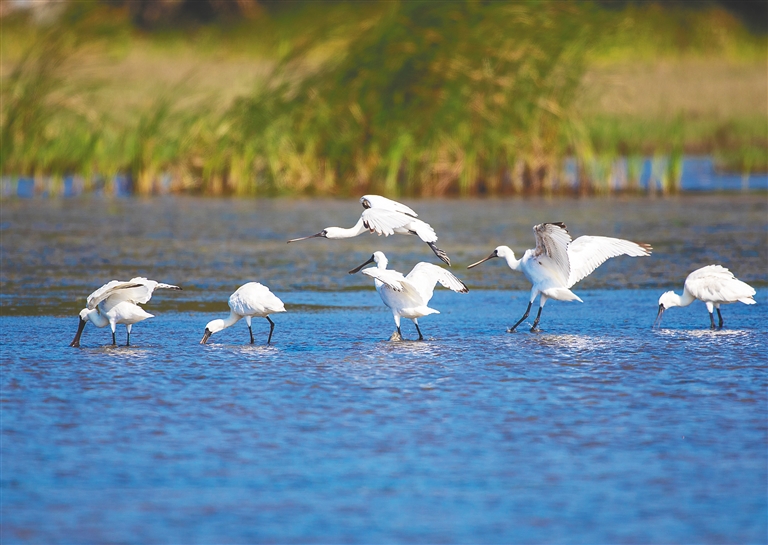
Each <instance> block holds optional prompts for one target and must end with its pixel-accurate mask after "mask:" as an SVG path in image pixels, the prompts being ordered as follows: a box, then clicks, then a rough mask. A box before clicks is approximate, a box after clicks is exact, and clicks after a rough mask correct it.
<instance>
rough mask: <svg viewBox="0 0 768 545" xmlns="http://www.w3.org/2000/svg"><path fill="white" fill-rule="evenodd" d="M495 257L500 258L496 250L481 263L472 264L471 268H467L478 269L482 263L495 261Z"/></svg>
mask: <svg viewBox="0 0 768 545" xmlns="http://www.w3.org/2000/svg"><path fill="white" fill-rule="evenodd" d="M494 257H499V251H498V250H494V251H493V252H492V253H491V255H489V256H488V257H486V258H485V259H481V260H480V261H478V262H477V263H472V265H470V266H469V267H467V268H468V269H471V268H472V267H477V266H478V265H480V263H485V262H486V261H488V260H489V259H493V258H494Z"/></svg>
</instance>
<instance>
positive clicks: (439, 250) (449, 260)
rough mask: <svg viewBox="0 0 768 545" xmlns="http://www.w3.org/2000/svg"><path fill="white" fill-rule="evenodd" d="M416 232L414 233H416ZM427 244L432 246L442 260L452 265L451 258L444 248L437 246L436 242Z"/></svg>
mask: <svg viewBox="0 0 768 545" xmlns="http://www.w3.org/2000/svg"><path fill="white" fill-rule="evenodd" d="M415 234H416V233H414V235H415ZM427 245H429V247H430V248H432V251H433V252H435V255H436V256H437V257H439V258H440V260H441V261H442V262H443V263H445V264H446V265H448V266H449V267H450V266H451V258H450V257H448V254H446V253H445V252H444V251H443V250H441V249H440V248H438V247H437V246H435V243H434V242H427Z"/></svg>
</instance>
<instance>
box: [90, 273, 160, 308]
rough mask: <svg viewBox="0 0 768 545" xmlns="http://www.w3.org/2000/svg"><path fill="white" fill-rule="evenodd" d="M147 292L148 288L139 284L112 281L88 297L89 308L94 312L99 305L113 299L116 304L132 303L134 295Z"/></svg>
mask: <svg viewBox="0 0 768 545" xmlns="http://www.w3.org/2000/svg"><path fill="white" fill-rule="evenodd" d="M146 291H147V287H146V286H145V285H144V284H141V283H138V282H133V281H128V282H123V281H120V280H112V281H111V282H107V283H106V284H104V285H103V286H101V287H100V288H99V289H97V290H96V291H94V292H93V293H92V294H90V295H89V296H88V308H89V309H91V310H93V309H95V308H96V307H97V306H98V305H99V303H101V302H102V301H105V300H107V299H109V298H113V299H114V303H115V304H117V303H120V302H122V301H130V300H131V298H132V296H133V295H134V294H136V293H140V294H141V293H144V292H146ZM151 295H152V294H151V292H150V296H151Z"/></svg>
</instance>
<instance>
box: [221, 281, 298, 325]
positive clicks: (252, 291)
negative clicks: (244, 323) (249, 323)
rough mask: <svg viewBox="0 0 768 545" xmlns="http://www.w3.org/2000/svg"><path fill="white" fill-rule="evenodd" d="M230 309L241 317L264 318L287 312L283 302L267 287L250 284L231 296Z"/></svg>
mask: <svg viewBox="0 0 768 545" xmlns="http://www.w3.org/2000/svg"><path fill="white" fill-rule="evenodd" d="M229 308H230V309H232V312H234V313H236V314H239V315H240V316H259V317H263V316H266V315H267V314H272V313H273V312H285V305H284V304H283V302H282V301H281V300H280V299H279V298H278V297H277V296H276V295H275V294H274V293H272V292H271V291H269V288H268V287H267V286H264V285H263V284H259V283H258V282H248V283H247V284H244V285H242V286H240V287H239V288H238V289H237V290H236V291H235V293H233V294H232V295H230V296H229Z"/></svg>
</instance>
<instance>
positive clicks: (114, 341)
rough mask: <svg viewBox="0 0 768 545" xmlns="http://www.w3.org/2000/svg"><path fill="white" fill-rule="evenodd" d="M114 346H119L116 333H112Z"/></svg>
mask: <svg viewBox="0 0 768 545" xmlns="http://www.w3.org/2000/svg"><path fill="white" fill-rule="evenodd" d="M112 346H117V340H115V332H114V331H113V332H112Z"/></svg>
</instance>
